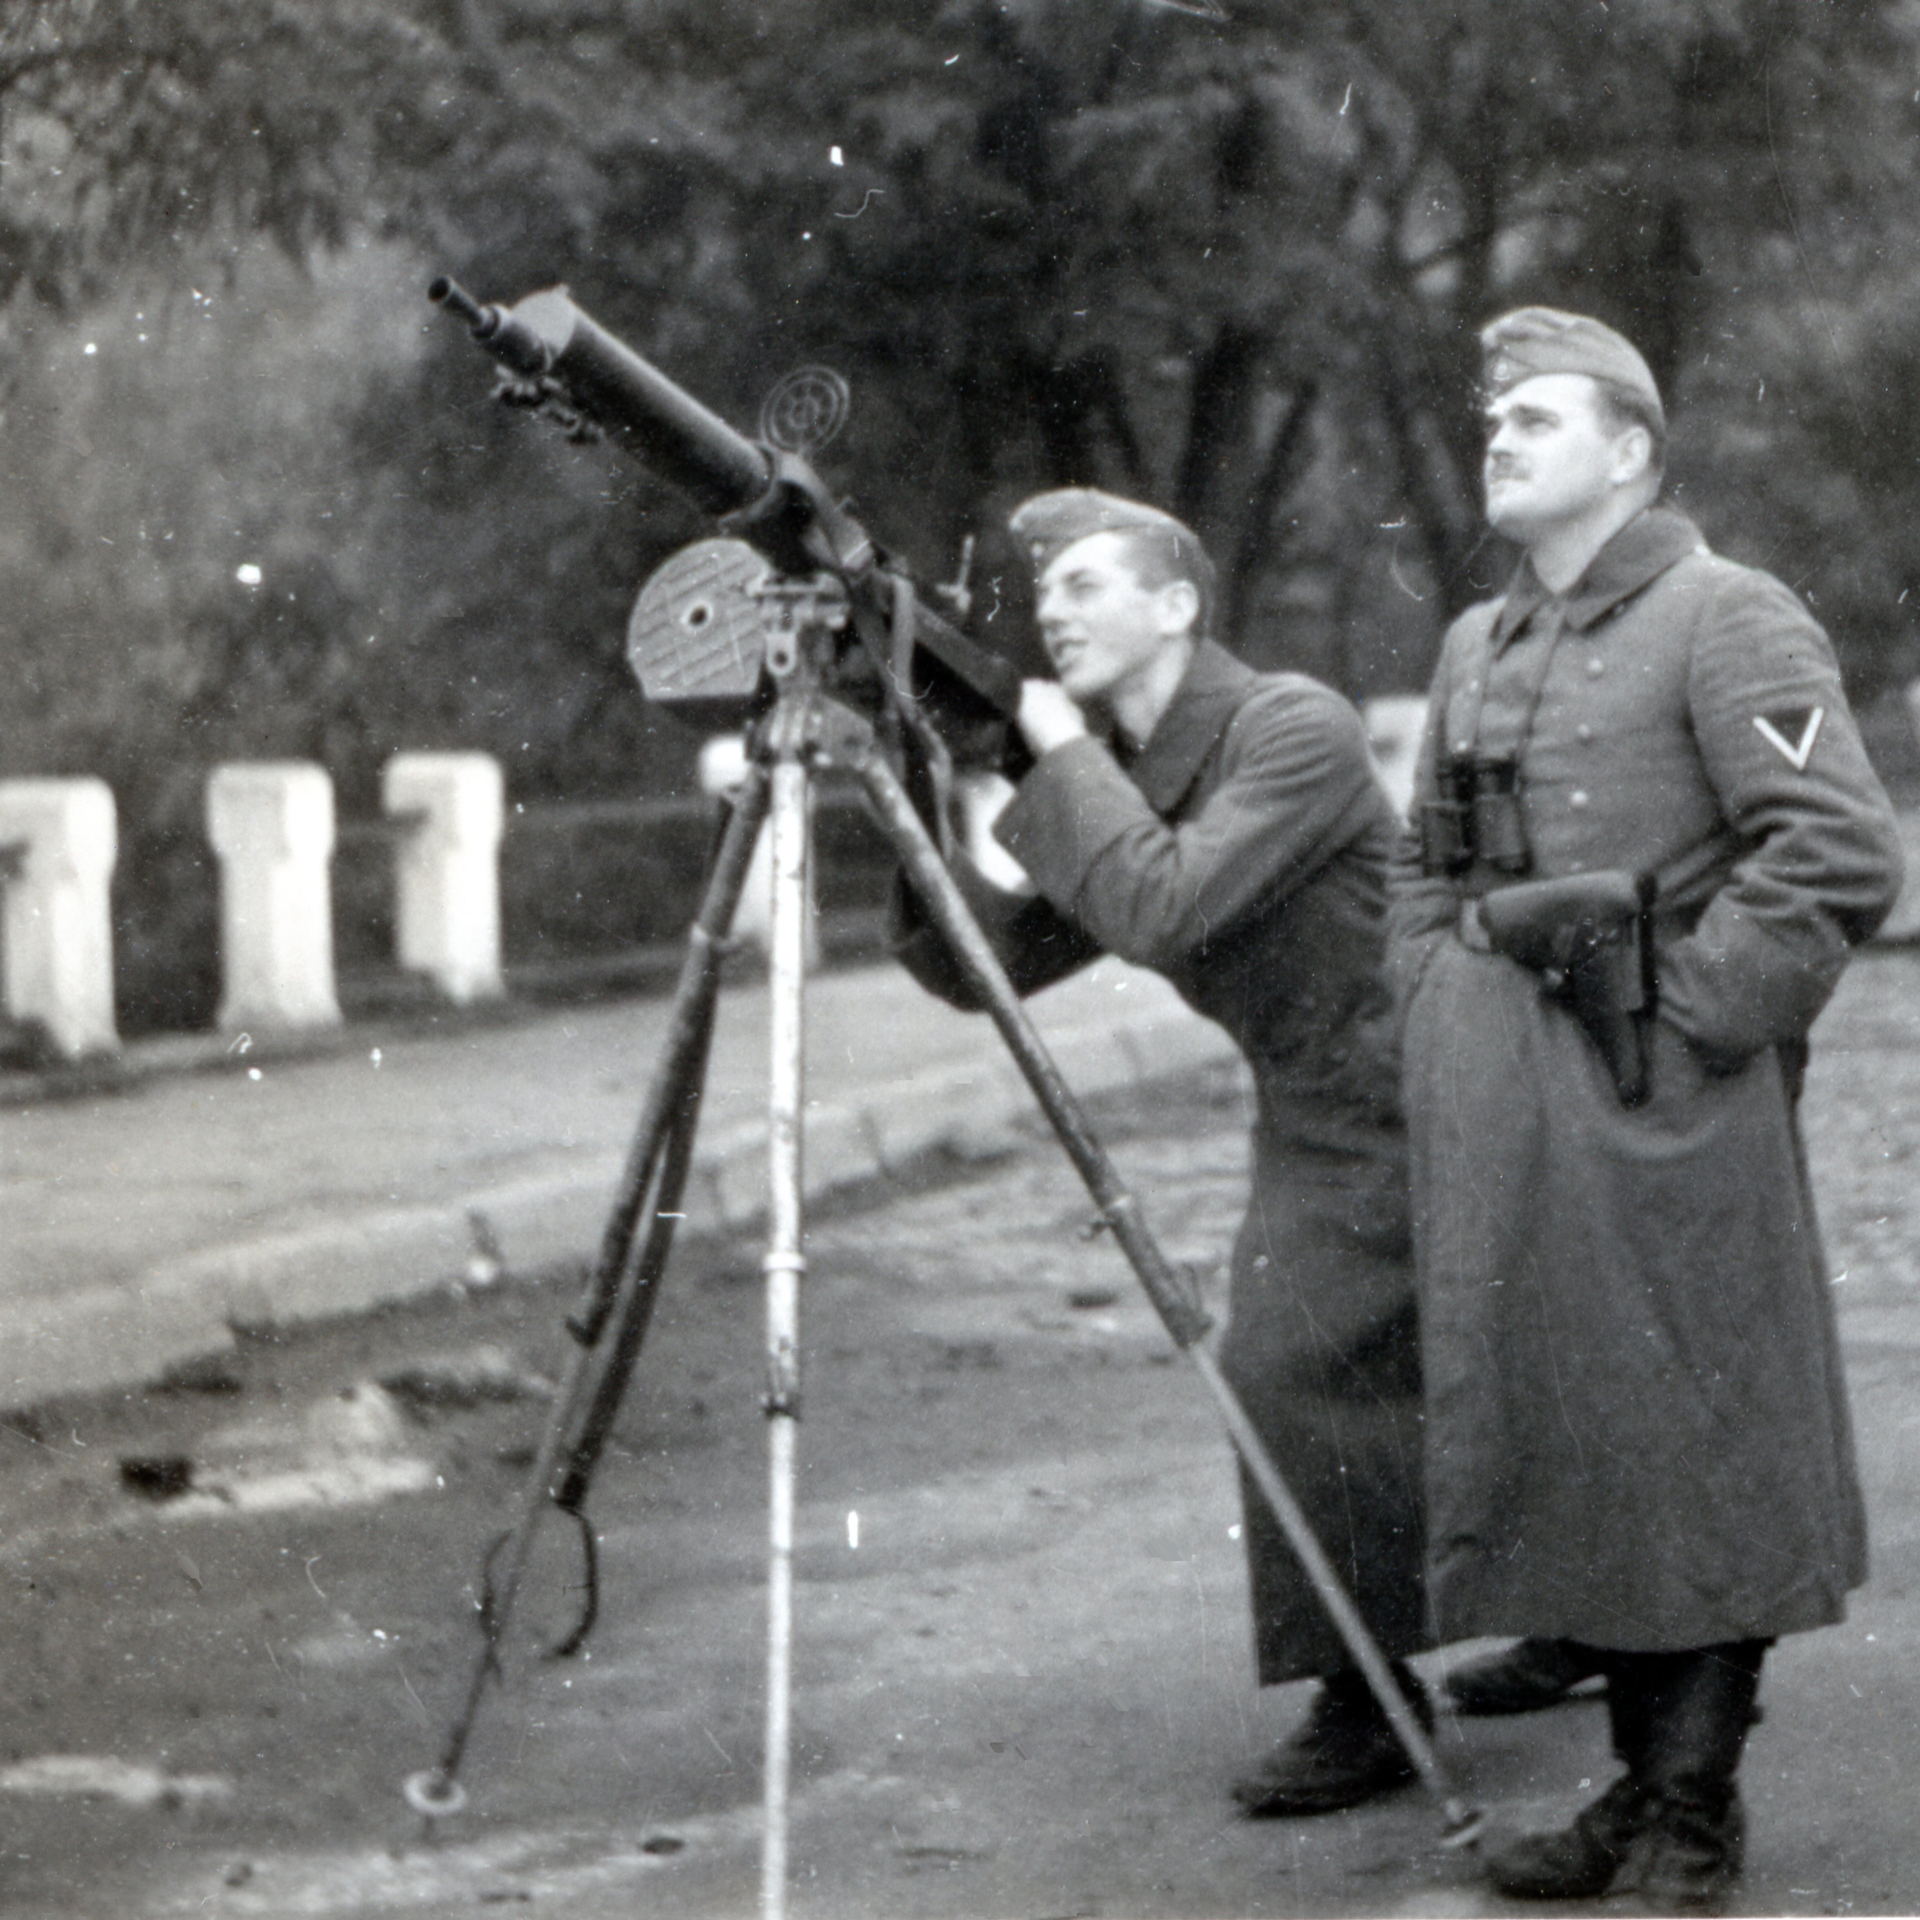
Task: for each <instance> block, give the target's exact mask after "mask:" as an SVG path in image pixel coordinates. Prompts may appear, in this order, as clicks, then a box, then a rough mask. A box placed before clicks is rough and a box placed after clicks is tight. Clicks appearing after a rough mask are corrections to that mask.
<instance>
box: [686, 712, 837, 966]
mask: <svg viewBox="0 0 1920 1920" xmlns="http://www.w3.org/2000/svg"><path fill="white" fill-rule="evenodd" d="M746 773H747V743H746V739H745V737H744V736H743V735H741V734H737V733H722V734H716V735H715V736H714V737H713V738H712V739H711V740H709V741H708V742H707V743H706V745H705V746H703V747H702V748H701V749H700V791H701V792H702V793H707V794H711V795H712V796H713V797H714V798H715V799H717V800H724V799H725V798H726V797H727V796H728V795H729V794H730V793H732V791H733V790H734V788H735V787H737V786H738V785H739V784H740V782H741V781H742V780H744V779H745V778H746ZM814 797H815V796H814V789H813V788H812V787H811V786H810V787H809V788H808V790H807V800H808V806H809V809H811V806H812V803H813V799H814ZM770 828H771V822H769V823H768V825H767V826H763V827H762V828H761V829H760V836H759V838H758V839H757V840H755V841H754V843H753V858H752V860H751V861H749V862H748V864H747V879H746V885H745V886H744V887H743V888H742V890H741V894H740V904H739V906H738V907H736V908H735V909H734V915H733V938H734V939H736V940H744V941H746V942H748V944H749V945H751V946H753V947H754V948H756V949H757V950H758V952H759V954H760V956H761V958H762V959H765V958H766V957H767V954H768V952H769V950H770V948H771V946H772V942H773V841H772V836H771V832H770ZM808 832H809V840H808V847H807V939H806V967H807V971H808V972H809V973H812V972H813V971H814V969H815V968H816V967H818V966H819V964H820V912H819V908H818V906H817V904H816V900H817V890H816V882H815V878H814V871H813V847H812V840H811V832H812V821H811V819H809V821H808Z"/></svg>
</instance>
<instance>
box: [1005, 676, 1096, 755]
mask: <svg viewBox="0 0 1920 1920" xmlns="http://www.w3.org/2000/svg"><path fill="white" fill-rule="evenodd" d="M1014 719H1015V721H1016V722H1017V723H1018V725H1019V728H1020V731H1021V733H1022V735H1023V736H1024V737H1025V739H1026V742H1027V745H1028V746H1029V747H1031V748H1032V749H1033V752H1034V754H1035V755H1036V756H1038V755H1040V754H1043V753H1051V752H1052V751H1053V749H1054V748H1055V747H1058V746H1064V745H1065V744H1066V742H1067V741H1069V740H1078V739H1079V738H1080V737H1081V736H1082V735H1083V734H1084V733H1085V732H1086V731H1087V718H1086V715H1085V714H1083V713H1082V712H1081V711H1080V709H1079V708H1078V707H1077V706H1075V705H1074V703H1073V700H1072V698H1071V696H1070V695H1069V694H1068V693H1067V690H1066V689H1065V688H1064V687H1063V686H1061V685H1060V683H1059V682H1058V681H1057V680H1022V681H1021V682H1020V711H1019V712H1018V713H1017V714H1015V715H1014Z"/></svg>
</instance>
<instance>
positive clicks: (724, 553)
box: [627, 540, 767, 723]
mask: <svg viewBox="0 0 1920 1920" xmlns="http://www.w3.org/2000/svg"><path fill="white" fill-rule="evenodd" d="M766 573H767V562H766V560H765V558H764V557H763V556H762V555H760V554H758V553H756V552H755V551H754V550H753V548H751V547H750V546H748V545H747V543H746V542H745V541H744V540H700V541H696V542H695V544H694V545H692V546H690V547H683V548H682V549H681V550H680V551H679V552H678V553H676V554H675V555H674V556H673V558H672V559H671V560H669V561H668V562H667V563H666V564H665V565H664V566H662V567H659V568H657V569H656V570H655V571H654V574H653V577H652V578H651V579H649V580H648V582H647V584H646V585H645V586H644V587H642V588H641V589H640V597H639V599H638V600H636V601H635V602H634V606H633V615H632V618H631V619H629V620H628V622H627V664H628V665H629V666H631V667H632V668H633V671H634V677H635V678H636V679H638V681H639V682H640V685H641V688H642V689H643V691H644V692H645V693H646V696H647V698H648V699H649V700H657V701H659V702H660V703H661V704H662V705H663V706H677V707H699V708H701V709H702V710H703V711H704V717H706V718H709V719H712V720H714V721H717V722H722V723H724V722H725V721H726V720H727V719H729V718H733V717H737V716H738V714H740V713H742V712H744V711H745V709H746V707H747V705H748V703H749V702H750V701H751V700H752V698H753V694H754V689H755V688H756V687H757V686H758V685H759V683H760V668H761V664H762V661H763V659H764V657H765V652H766V615H765V611H764V608H763V605H762V603H761V602H760V601H758V600H756V599H755V598H754V597H753V589H754V587H756V586H757V585H758V584H759V583H760V582H761V581H762V580H763V579H765V577H766ZM728 709H731V710H732V712H729V711H727V710H728Z"/></svg>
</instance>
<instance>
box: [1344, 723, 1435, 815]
mask: <svg viewBox="0 0 1920 1920" xmlns="http://www.w3.org/2000/svg"><path fill="white" fill-rule="evenodd" d="M1360 717H1361V719H1362V721H1363V722H1364V723H1365V725H1366V729H1367V745H1368V746H1369V747H1370V748H1371V749H1372V751H1373V766H1374V771H1375V772H1376V773H1377V774H1378V775H1379V776H1380V784H1381V785H1382V786H1383V787H1385V788H1386V790H1387V798H1388V799H1389V800H1391V801H1392V802H1393V811H1394V814H1395V816H1396V817H1397V818H1399V819H1401V820H1405V819H1406V818H1407V816H1408V815H1409V814H1410V813H1411V812H1412V811H1413V775H1414V766H1415V763H1416V762H1417V761H1418V760H1419V758H1420V741H1421V737H1422V736H1423V735H1424V734H1425V732H1426V730H1427V697H1426V695H1425V694H1423V693H1388V694H1382V695H1381V696H1380V698H1379V699H1377V700H1369V701H1367V702H1366V703H1365V705H1363V706H1362V707H1361V709H1360Z"/></svg>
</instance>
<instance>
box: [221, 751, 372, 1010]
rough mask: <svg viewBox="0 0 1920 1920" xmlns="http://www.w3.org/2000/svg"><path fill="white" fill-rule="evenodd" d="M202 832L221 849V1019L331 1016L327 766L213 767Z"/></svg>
mask: <svg viewBox="0 0 1920 1920" xmlns="http://www.w3.org/2000/svg"><path fill="white" fill-rule="evenodd" d="M207 835H208V838H209V839H211V840H212V842H213V850H214V852H215V853H216V854H217V855H218V856H219V858H220V967H221V976H222V981H223V985H224V992H223V993H222V995H221V1000H220V1012H219V1023H220V1025H221V1027H222V1028H224V1029H226V1030H227V1031H229V1032H232V1031H236V1030H238V1029H241V1028H246V1029H249V1030H261V1031H268V1032H271V1031H276V1030H277V1031H283V1032H284V1031H286V1030H287V1029H289V1028H300V1027H329V1026H337V1025H338V1024H339V1021H340V1003H339V1001H338V1000H337V999H336V998H335V997H334V988H333V901H332V890H331V886H330V884H329V878H328V862H329V860H330V859H331V858H332V855H333V782H332V781H331V780H330V779H328V777H327V773H326V769H325V768H323V767H317V766H312V765H310V764H308V763H307V762H305V761H297V760H286V761H256V762H249V763H243V764H239V765H232V766H224V767H216V768H215V769H214V772H213V778H212V779H211V780H210V781H209V782H208V784H207Z"/></svg>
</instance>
